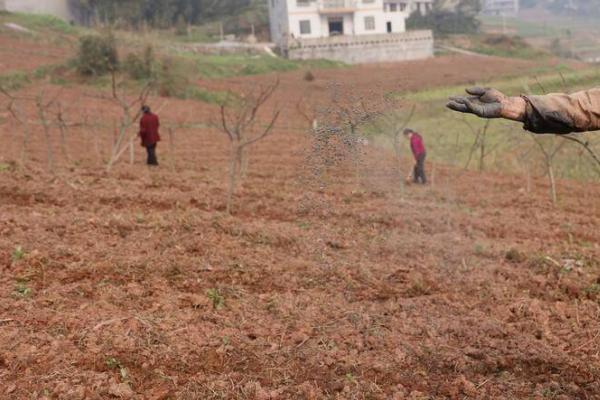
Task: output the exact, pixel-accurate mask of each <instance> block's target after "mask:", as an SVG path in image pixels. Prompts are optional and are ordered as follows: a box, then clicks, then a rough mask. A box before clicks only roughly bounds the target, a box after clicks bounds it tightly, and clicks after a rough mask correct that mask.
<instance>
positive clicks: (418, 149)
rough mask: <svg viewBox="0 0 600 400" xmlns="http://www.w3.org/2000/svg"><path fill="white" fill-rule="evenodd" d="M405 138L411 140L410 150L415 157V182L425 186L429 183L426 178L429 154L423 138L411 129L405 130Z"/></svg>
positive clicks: (413, 176)
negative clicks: (426, 160) (426, 164)
mask: <svg viewBox="0 0 600 400" xmlns="http://www.w3.org/2000/svg"><path fill="white" fill-rule="evenodd" d="M404 136H405V137H406V138H407V139H408V140H410V149H411V150H412V153H413V156H414V157H415V167H414V169H413V175H412V178H413V182H414V183H421V184H423V185H425V184H426V183H427V178H426V177H425V158H426V157H427V152H426V151H425V143H424V142H423V137H422V136H421V135H419V134H418V133H417V132H415V131H413V130H412V129H409V128H407V129H405V130H404Z"/></svg>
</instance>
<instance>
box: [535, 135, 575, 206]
mask: <svg viewBox="0 0 600 400" xmlns="http://www.w3.org/2000/svg"><path fill="white" fill-rule="evenodd" d="M531 137H532V138H533V140H534V142H535V143H536V144H537V147H538V148H539V150H540V153H541V154H542V156H543V157H542V159H543V160H544V166H545V168H546V174H547V175H548V182H549V183H550V198H551V200H552V204H554V205H556V203H557V202H558V196H557V191H556V176H555V173H554V161H555V159H556V156H557V154H559V152H560V150H561V149H562V148H563V147H564V146H565V145H566V144H567V143H568V142H567V141H566V140H561V141H559V142H557V138H558V136H556V135H552V136H551V137H549V138H546V139H548V140H547V143H548V142H549V143H550V144H547V143H544V142H545V140H544V138H542V137H540V136H539V135H536V134H531Z"/></svg>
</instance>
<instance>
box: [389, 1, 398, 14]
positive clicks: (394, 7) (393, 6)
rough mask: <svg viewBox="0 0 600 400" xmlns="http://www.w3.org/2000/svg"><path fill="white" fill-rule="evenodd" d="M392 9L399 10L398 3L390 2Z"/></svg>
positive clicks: (393, 10) (392, 10)
mask: <svg viewBox="0 0 600 400" xmlns="http://www.w3.org/2000/svg"><path fill="white" fill-rule="evenodd" d="M390 11H391V12H396V11H398V4H396V3H390Z"/></svg>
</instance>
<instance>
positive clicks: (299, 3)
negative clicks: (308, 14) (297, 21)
mask: <svg viewBox="0 0 600 400" xmlns="http://www.w3.org/2000/svg"><path fill="white" fill-rule="evenodd" d="M309 5H310V0H296V7H308V6H309Z"/></svg>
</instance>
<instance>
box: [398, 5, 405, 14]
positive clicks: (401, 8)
mask: <svg viewBox="0 0 600 400" xmlns="http://www.w3.org/2000/svg"><path fill="white" fill-rule="evenodd" d="M399 5H400V11H403V12H404V11H405V10H406V3H400V4H399Z"/></svg>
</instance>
